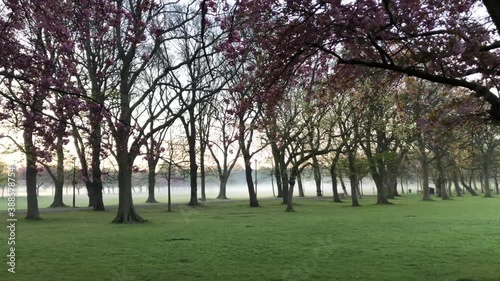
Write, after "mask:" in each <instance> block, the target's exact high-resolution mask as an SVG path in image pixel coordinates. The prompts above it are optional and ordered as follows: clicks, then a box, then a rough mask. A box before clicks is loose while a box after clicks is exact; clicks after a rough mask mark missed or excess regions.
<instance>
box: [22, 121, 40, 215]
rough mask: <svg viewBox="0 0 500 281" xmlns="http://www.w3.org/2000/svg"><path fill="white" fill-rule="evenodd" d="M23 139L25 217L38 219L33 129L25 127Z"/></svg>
mask: <svg viewBox="0 0 500 281" xmlns="http://www.w3.org/2000/svg"><path fill="white" fill-rule="evenodd" d="M23 139H24V151H25V152H26V194H27V197H26V199H27V205H28V210H27V211H26V219H29V220H38V219H40V214H39V213H38V198H37V185H36V177H37V174H38V171H37V169H36V158H35V157H36V156H35V148H34V146H33V130H32V129H30V128H26V127H25V129H24V133H23Z"/></svg>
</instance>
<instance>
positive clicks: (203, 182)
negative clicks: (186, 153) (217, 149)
mask: <svg viewBox="0 0 500 281" xmlns="http://www.w3.org/2000/svg"><path fill="white" fill-rule="evenodd" d="M205 147H206V144H203V147H202V148H200V181H201V201H207V194H206V192H205V188H206V184H207V176H206V172H205Z"/></svg>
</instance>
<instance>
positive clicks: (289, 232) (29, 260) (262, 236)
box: [0, 196, 500, 281]
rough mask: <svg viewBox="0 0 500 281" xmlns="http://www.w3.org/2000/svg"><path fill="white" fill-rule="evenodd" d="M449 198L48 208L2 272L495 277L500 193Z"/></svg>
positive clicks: (27, 228)
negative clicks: (121, 212)
mask: <svg viewBox="0 0 500 281" xmlns="http://www.w3.org/2000/svg"><path fill="white" fill-rule="evenodd" d="M454 199H455V200H452V201H446V202H443V201H435V202H421V201H419V200H418V198H417V197H414V196H413V197H407V198H401V199H397V200H394V202H395V203H396V204H395V205H393V206H376V205H373V203H374V199H373V198H367V199H363V200H361V203H362V204H363V207H360V208H351V207H350V206H349V202H346V203H344V204H334V203H331V202H329V201H326V200H316V199H312V198H311V199H303V200H297V204H296V210H297V212H295V213H285V212H284V211H283V210H284V206H282V205H280V202H279V201H275V200H268V201H263V202H261V203H262V205H263V207H261V208H257V209H251V208H249V207H247V206H246V204H244V203H241V202H232V203H231V202H230V203H225V204H208V205H207V206H205V207H203V208H198V209H191V208H188V207H187V206H176V207H175V209H174V210H175V212H173V213H167V212H166V211H165V208H164V207H153V208H147V209H139V210H138V211H139V213H140V214H141V215H142V216H143V217H145V218H147V219H149V220H150V221H151V222H150V223H147V224H143V225H115V224H111V223H110V221H111V220H112V219H113V217H114V214H115V213H114V211H111V212H103V213H93V212H90V211H80V212H61V213H45V214H44V213H42V215H43V218H44V219H43V220H42V221H35V222H30V221H25V220H20V221H19V222H18V225H17V230H16V231H17V232H16V235H17V236H16V240H17V244H16V247H17V248H16V249H17V252H16V254H17V258H18V260H17V266H16V274H15V275H10V279H4V278H3V277H2V278H0V279H2V280H30V281H34V280H37V281H59V280H60V281H79V280H82V281H87V280H109V281H132V280H136V281H142V280H146V281H147V280H155V281H156V280H158V281H160V280H161V281H163V280H204V281H205V280H238V281H239V280H257V281H258V280H268V281H271V280H441V281H444V280H462V281H464V280H475V281H478V280H500V198H493V199H486V198H471V197H465V198H454ZM4 223H5V224H6V222H4ZM2 229H3V230H2V234H1V236H0V245H1V249H2V253H3V254H2V255H3V257H4V258H3V260H4V261H5V259H6V258H5V253H6V252H7V250H6V247H7V241H6V239H5V238H6V237H7V234H6V228H5V227H2ZM2 267H3V269H2V271H4V272H2V273H1V274H0V276H9V275H8V274H9V273H8V272H7V265H6V263H5V262H2Z"/></svg>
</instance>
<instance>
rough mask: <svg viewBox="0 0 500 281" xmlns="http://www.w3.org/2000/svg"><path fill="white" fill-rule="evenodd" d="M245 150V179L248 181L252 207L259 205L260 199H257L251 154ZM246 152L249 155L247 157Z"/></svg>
mask: <svg viewBox="0 0 500 281" xmlns="http://www.w3.org/2000/svg"><path fill="white" fill-rule="evenodd" d="M242 152H243V158H244V159H245V158H246V159H245V179H246V181H247V187H248V196H249V199H250V207H259V201H258V200H257V194H256V193H255V187H254V183H253V178H252V163H251V161H250V160H251V159H250V157H249V156H250V155H248V153H247V152H246V151H242ZM245 154H247V156H246V157H245Z"/></svg>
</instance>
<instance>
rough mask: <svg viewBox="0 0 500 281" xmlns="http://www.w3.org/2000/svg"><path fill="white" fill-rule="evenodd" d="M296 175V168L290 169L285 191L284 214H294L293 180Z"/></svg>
mask: <svg viewBox="0 0 500 281" xmlns="http://www.w3.org/2000/svg"><path fill="white" fill-rule="evenodd" d="M297 175H298V168H297V167H295V166H294V167H292V169H291V172H290V177H289V180H288V190H287V201H286V209H285V211H286V212H295V210H294V209H293V186H294V185H295V179H296V178H297Z"/></svg>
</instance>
